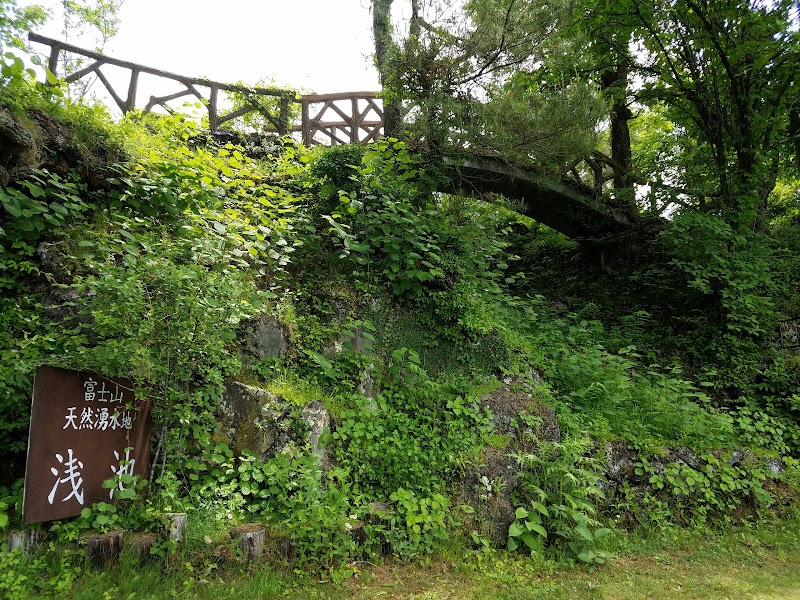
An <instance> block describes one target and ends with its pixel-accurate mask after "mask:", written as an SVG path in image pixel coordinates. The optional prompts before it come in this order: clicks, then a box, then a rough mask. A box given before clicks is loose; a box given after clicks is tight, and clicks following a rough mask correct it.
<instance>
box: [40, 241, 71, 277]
mask: <svg viewBox="0 0 800 600" xmlns="http://www.w3.org/2000/svg"><path fill="white" fill-rule="evenodd" d="M36 254H37V255H38V256H39V262H40V263H41V265H42V270H43V271H45V272H47V273H50V274H51V275H54V276H56V277H60V278H63V277H67V276H68V275H69V274H70V272H69V268H68V266H67V264H66V257H65V256H64V255H63V254H62V253H61V250H59V248H58V246H57V245H56V244H53V243H50V242H42V243H41V244H39V245H38V246H37V247H36Z"/></svg>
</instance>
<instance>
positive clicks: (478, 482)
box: [462, 448, 519, 547]
mask: <svg viewBox="0 0 800 600" xmlns="http://www.w3.org/2000/svg"><path fill="white" fill-rule="evenodd" d="M518 485H519V476H518V465H517V463H516V461H515V460H514V459H513V458H511V457H510V456H508V455H507V454H505V453H504V452H503V451H502V450H499V449H497V448H488V449H487V450H486V451H485V453H484V456H483V460H482V464H481V465H480V466H473V467H471V468H469V469H468V470H467V472H466V474H465V476H464V479H463V480H462V501H463V502H465V503H467V504H469V505H470V506H471V507H472V509H473V510H474V511H475V515H474V519H475V523H474V526H475V527H476V528H478V529H480V531H481V534H482V535H485V536H486V537H488V538H489V539H490V540H491V542H492V544H494V545H495V546H498V547H499V546H503V545H505V543H506V540H507V539H508V527H509V526H510V525H511V523H513V522H514V519H515V518H516V514H515V510H516V507H515V506H514V505H513V504H512V502H511V495H512V494H513V493H514V491H515V490H516V489H517V487H518Z"/></svg>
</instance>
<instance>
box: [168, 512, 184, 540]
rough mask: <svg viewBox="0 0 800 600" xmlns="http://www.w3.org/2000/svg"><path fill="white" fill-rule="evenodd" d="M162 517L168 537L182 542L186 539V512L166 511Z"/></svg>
mask: <svg viewBox="0 0 800 600" xmlns="http://www.w3.org/2000/svg"><path fill="white" fill-rule="evenodd" d="M164 519H166V521H167V523H166V525H167V534H168V535H169V539H171V540H175V541H176V542H178V543H179V544H182V543H183V542H184V540H185V539H186V513H166V514H165V515H164Z"/></svg>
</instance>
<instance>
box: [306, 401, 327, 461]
mask: <svg viewBox="0 0 800 600" xmlns="http://www.w3.org/2000/svg"><path fill="white" fill-rule="evenodd" d="M303 419H305V421H306V424H307V425H308V434H307V437H306V441H307V442H308V445H309V447H310V448H311V453H312V454H314V455H315V456H316V457H317V458H318V459H319V464H320V466H321V467H322V468H323V469H325V470H326V471H327V470H328V469H329V468H330V465H331V462H330V458H329V457H328V450H327V448H325V447H324V446H323V445H322V444H321V438H322V435H323V433H325V430H326V429H330V427H331V415H330V413H329V412H328V409H327V408H326V407H325V405H324V404H323V403H322V402H321V401H319V400H314V401H312V402H310V403H309V404H307V405H306V406H305V407H304V408H303Z"/></svg>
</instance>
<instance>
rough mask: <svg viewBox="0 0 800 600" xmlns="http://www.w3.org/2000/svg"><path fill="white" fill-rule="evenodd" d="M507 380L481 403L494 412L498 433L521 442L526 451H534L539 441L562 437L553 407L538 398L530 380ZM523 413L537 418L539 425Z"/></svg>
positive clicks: (550, 440) (554, 440) (494, 423)
mask: <svg viewBox="0 0 800 600" xmlns="http://www.w3.org/2000/svg"><path fill="white" fill-rule="evenodd" d="M503 383H504V385H503V387H501V388H499V389H497V390H495V391H493V392H491V393H490V394H487V395H485V396H484V397H483V398H482V399H481V404H482V405H483V406H484V407H485V408H487V409H489V411H490V412H491V413H492V427H493V428H494V430H495V431H496V432H497V433H500V434H502V435H507V436H509V437H510V438H511V439H512V441H518V442H520V443H521V444H522V446H523V449H525V450H533V447H535V445H536V440H539V441H545V442H557V441H558V440H560V439H561V428H560V427H559V425H558V419H557V417H556V413H555V410H553V408H552V407H550V406H547V405H545V404H542V403H541V402H537V401H536V400H534V399H533V395H532V394H531V393H530V392H529V390H530V387H529V386H528V385H527V384H526V382H520V381H517V380H515V379H513V378H511V377H507V378H505V379H504V380H503ZM523 415H527V416H529V417H534V418H535V420H536V422H537V423H538V425H535V426H531V425H529V424H527V423H526V422H525V420H524V419H522V418H521V416H523Z"/></svg>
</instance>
